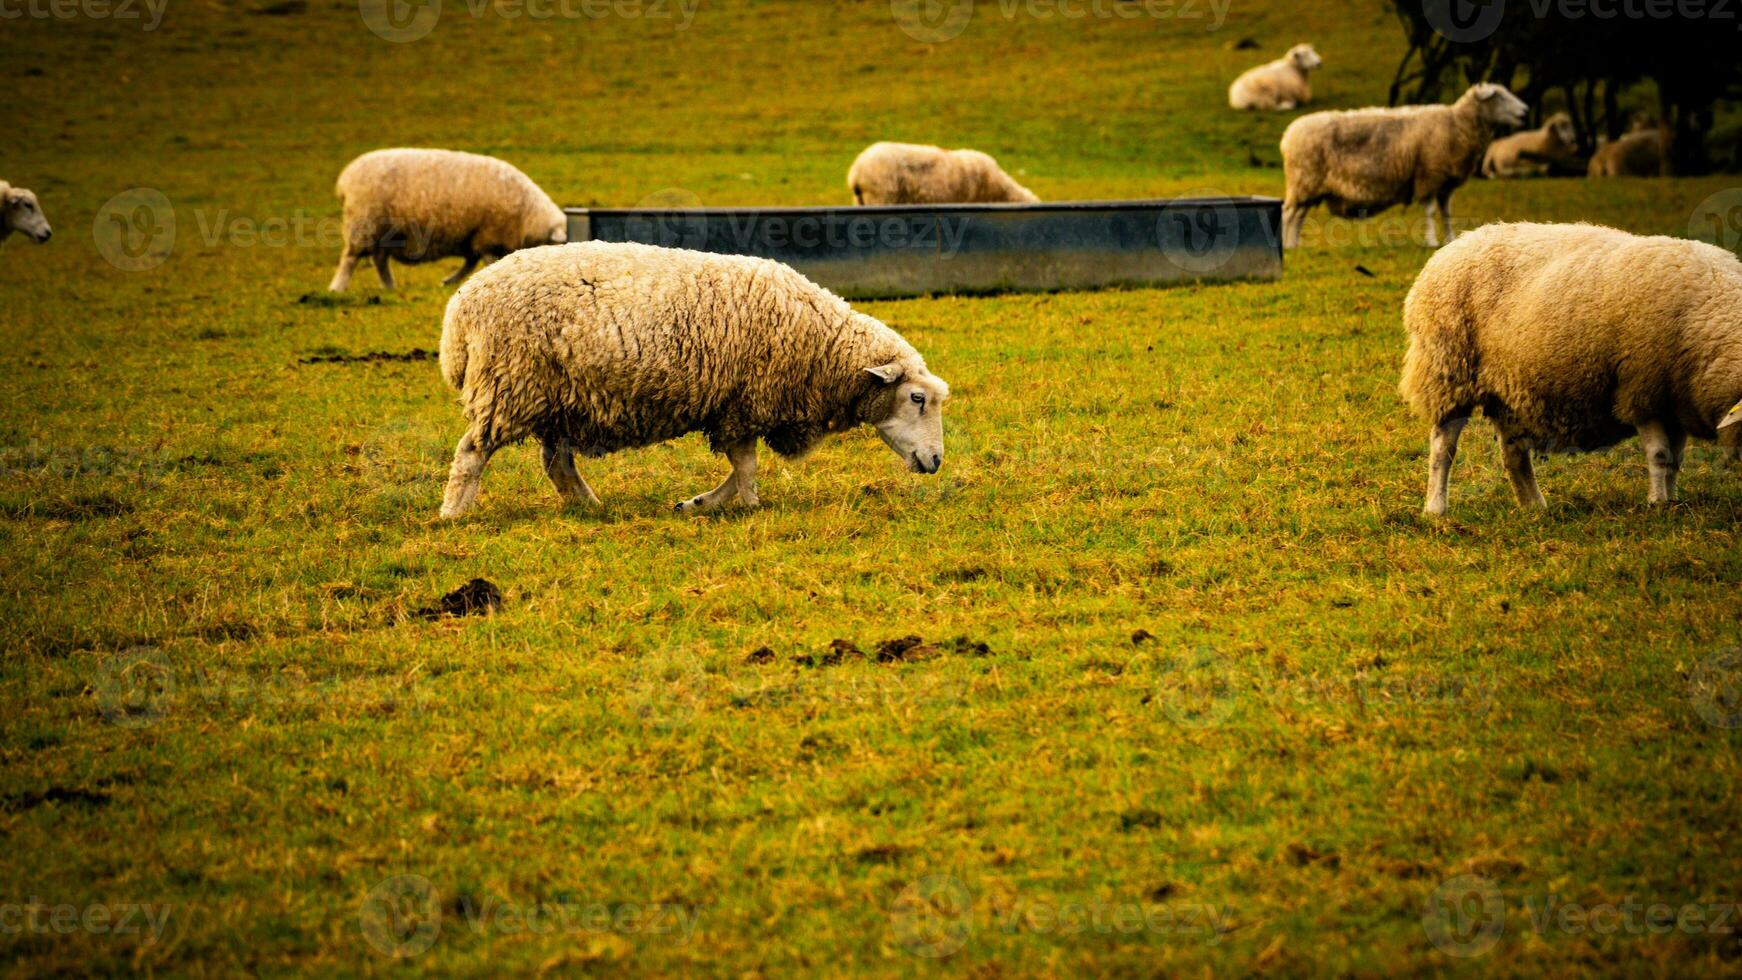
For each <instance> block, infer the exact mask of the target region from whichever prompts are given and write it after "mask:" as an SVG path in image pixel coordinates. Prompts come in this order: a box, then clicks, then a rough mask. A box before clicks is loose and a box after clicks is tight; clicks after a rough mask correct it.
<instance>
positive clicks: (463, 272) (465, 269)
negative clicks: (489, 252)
mask: <svg viewBox="0 0 1742 980" xmlns="http://www.w3.org/2000/svg"><path fill="white" fill-rule="evenodd" d="M477 267H478V257H477V256H476V255H468V256H467V257H466V264H465V265H462V266H460V268H459V269H458V270H457V271H456V272H455V273H454V274H453V275H451V276H449V277H447V278H446V279H443V280H442V285H444V286H452V285H453V284H454V283H456V282H459V281H460V280H461V279H464V278H466V277H467V276H469V275H471V274H472V270H473V269H476V268H477Z"/></svg>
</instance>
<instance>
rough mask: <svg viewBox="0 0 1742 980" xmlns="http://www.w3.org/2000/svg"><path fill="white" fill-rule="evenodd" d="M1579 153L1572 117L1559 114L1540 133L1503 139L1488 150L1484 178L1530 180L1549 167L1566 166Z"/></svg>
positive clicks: (1562, 113)
mask: <svg viewBox="0 0 1742 980" xmlns="http://www.w3.org/2000/svg"><path fill="white" fill-rule="evenodd" d="M1578 152H1579V134H1578V131H1577V130H1575V129H1574V128H1573V117H1572V116H1569V115H1567V114H1566V113H1564V112H1557V113H1555V114H1554V115H1552V116H1550V117H1548V122H1546V123H1544V124H1543V126H1542V128H1541V129H1533V130H1530V131H1528V132H1524V133H1514V134H1512V135H1511V136H1503V137H1501V138H1500V139H1497V140H1495V141H1494V142H1493V143H1491V144H1489V146H1488V153H1487V155H1486V156H1484V157H1483V158H1482V176H1484V177H1487V178H1489V179H1498V178H1502V177H1529V176H1535V175H1537V174H1542V173H1546V172H1547V171H1548V169H1549V167H1550V166H1552V165H1554V164H1560V165H1562V166H1565V165H1567V163H1568V162H1569V161H1571V160H1572V159H1573V158H1574V157H1576V156H1577V155H1578Z"/></svg>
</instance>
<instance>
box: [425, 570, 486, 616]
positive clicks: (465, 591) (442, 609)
mask: <svg viewBox="0 0 1742 980" xmlns="http://www.w3.org/2000/svg"><path fill="white" fill-rule="evenodd" d="M501 608H502V590H501V589H499V588H497V587H496V584H495V583H494V582H491V581H490V580H489V579H482V578H475V579H473V580H471V581H470V582H467V583H466V584H465V585H462V586H460V587H459V588H457V589H455V590H454V591H452V592H449V593H448V594H447V595H445V596H442V597H441V599H440V600H438V601H437V602H436V604H435V605H433V606H430V607H428V608H426V609H420V610H418V615H419V616H422V617H423V618H424V619H440V618H442V617H444V616H489V615H492V614H494V613H496V612H497V611H499V610H500V609H501Z"/></svg>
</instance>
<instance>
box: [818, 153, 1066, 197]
mask: <svg viewBox="0 0 1742 980" xmlns="http://www.w3.org/2000/svg"><path fill="white" fill-rule="evenodd" d="M847 187H848V188H850V189H851V190H852V192H853V203H854V204H1000V203H1011V204H1034V203H1037V202H1039V201H1040V198H1038V197H1035V196H1034V192H1032V191H1030V190H1029V189H1028V188H1026V187H1024V186H1022V185H1021V184H1018V183H1017V182H1016V181H1015V180H1012V179H1011V177H1010V175H1009V174H1007V173H1005V172H1004V171H1003V170H1002V169H1000V168H999V166H998V162H997V161H996V160H993V159H992V158H991V157H989V156H987V155H986V154H984V153H981V152H980V151H978V150H945V149H942V148H940V147H936V146H917V145H915V144H913V143H873V144H872V145H871V146H869V147H866V149H865V152H863V153H861V154H859V158H858V159H857V160H854V161H853V166H852V169H850V170H848V171H847Z"/></svg>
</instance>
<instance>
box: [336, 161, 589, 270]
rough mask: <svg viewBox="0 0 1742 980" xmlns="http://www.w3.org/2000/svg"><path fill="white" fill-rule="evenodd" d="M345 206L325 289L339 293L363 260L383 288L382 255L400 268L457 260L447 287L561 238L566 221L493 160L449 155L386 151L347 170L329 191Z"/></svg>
mask: <svg viewBox="0 0 1742 980" xmlns="http://www.w3.org/2000/svg"><path fill="white" fill-rule="evenodd" d="M335 190H336V193H337V194H338V196H339V198H340V200H341V201H342V202H343V204H344V212H345V217H344V234H345V250H344V253H343V254H342V255H340V256H339V268H338V271H337V272H335V273H333V281H332V284H331V285H330V286H328V287H327V288H328V289H330V290H332V291H333V292H335V293H342V292H344V291H345V287H346V286H348V285H350V282H351V271H352V270H353V269H355V268H356V267H357V261H358V260H359V259H362V258H363V257H365V256H368V257H371V258H373V259H374V260H375V273H376V275H378V276H380V277H381V285H382V286H383V287H384V288H387V289H392V288H393V272H392V270H390V269H389V268H388V265H387V261H388V259H389V258H394V259H398V260H399V261H400V262H403V263H405V264H407V265H414V264H416V263H419V262H430V261H433V260H436V259H445V258H453V257H458V258H462V259H464V260H465V264H464V265H463V266H461V267H460V269H459V271H457V272H455V273H454V274H453V275H451V276H449V277H447V278H446V279H444V280H442V283H443V285H452V284H454V283H456V282H459V281H460V280H462V279H464V278H466V276H468V275H470V274H471V272H472V270H473V269H475V268H477V266H478V262H479V260H480V259H484V258H487V257H488V258H501V257H502V256H504V255H507V254H508V253H510V252H512V251H515V250H516V249H522V248H528V247H531V246H534V245H550V244H562V243H563V242H566V241H568V237H569V236H568V219H567V217H566V216H565V215H564V214H563V211H562V208H559V207H557V206H556V203H555V202H553V201H552V200H551V199H550V197H549V196H547V195H546V194H545V193H544V191H542V190H540V189H539V187H538V185H537V184H534V183H533V182H532V180H531V179H530V178H528V177H527V176H526V175H525V174H523V173H521V172H520V171H519V170H517V169H516V168H515V167H513V166H512V165H510V164H508V163H505V162H503V161H501V160H498V159H496V158H495V157H487V156H481V155H479V154H476V153H460V152H457V151H454V150H422V149H393V150H375V151H373V152H370V153H365V154H363V155H362V156H360V157H358V158H357V159H355V160H352V161H351V162H350V163H349V164H348V165H346V167H345V169H344V171H343V172H341V173H340V174H339V182H338V186H337V188H335Z"/></svg>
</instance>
